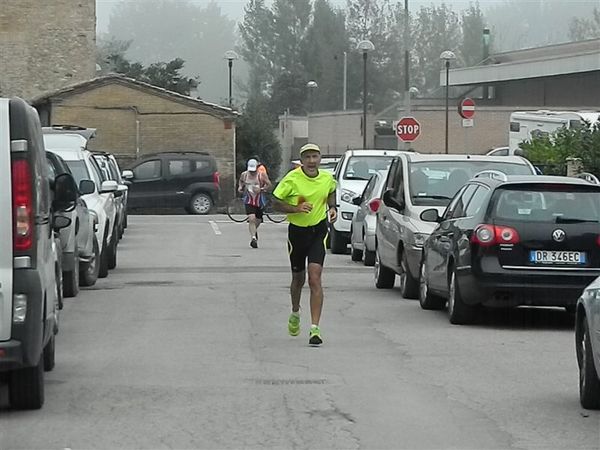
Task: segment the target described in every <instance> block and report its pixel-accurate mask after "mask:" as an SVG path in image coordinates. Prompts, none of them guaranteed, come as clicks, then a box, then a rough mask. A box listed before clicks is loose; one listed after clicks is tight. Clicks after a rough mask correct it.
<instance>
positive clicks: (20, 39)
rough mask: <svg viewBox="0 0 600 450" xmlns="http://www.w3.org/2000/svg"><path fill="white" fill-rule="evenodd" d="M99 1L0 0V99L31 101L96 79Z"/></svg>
mask: <svg viewBox="0 0 600 450" xmlns="http://www.w3.org/2000/svg"><path fill="white" fill-rule="evenodd" d="M95 54H96V1H95V0H0V67H1V68H2V69H1V71H0V95H3V96H20V97H23V98H25V99H31V98H33V97H35V96H37V95H40V94H42V93H44V92H48V91H52V90H55V89H58V88H61V87H64V86H66V85H69V84H74V83H78V82H80V81H85V80H88V79H90V78H93V77H94V75H95V72H96V61H95Z"/></svg>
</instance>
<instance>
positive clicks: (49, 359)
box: [44, 335, 56, 372]
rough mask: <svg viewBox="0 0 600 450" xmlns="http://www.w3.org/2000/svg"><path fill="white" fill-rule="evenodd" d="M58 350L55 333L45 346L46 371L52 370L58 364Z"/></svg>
mask: <svg viewBox="0 0 600 450" xmlns="http://www.w3.org/2000/svg"><path fill="white" fill-rule="evenodd" d="M55 352H56V338H55V337H54V335H52V336H51V337H50V340H49V341H48V343H47V344H46V346H45V347H44V371H46V372H50V371H51V370H52V369H54V366H55V365H56V360H55Z"/></svg>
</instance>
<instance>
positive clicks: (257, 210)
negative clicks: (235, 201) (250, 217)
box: [244, 203, 263, 220]
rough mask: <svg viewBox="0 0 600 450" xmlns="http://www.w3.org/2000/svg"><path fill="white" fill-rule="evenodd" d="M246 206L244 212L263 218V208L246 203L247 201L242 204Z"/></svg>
mask: <svg viewBox="0 0 600 450" xmlns="http://www.w3.org/2000/svg"><path fill="white" fill-rule="evenodd" d="M244 206H245V207H246V214H254V215H255V216H256V218H257V219H261V220H262V218H263V209H262V208H261V207H259V206H254V205H248V204H247V203H246V204H245V205H244Z"/></svg>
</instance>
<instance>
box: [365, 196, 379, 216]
mask: <svg viewBox="0 0 600 450" xmlns="http://www.w3.org/2000/svg"><path fill="white" fill-rule="evenodd" d="M368 206H369V209H370V210H371V212H373V213H376V212H377V211H379V207H380V206H381V199H380V198H374V199H373V200H371V201H370V202H369V203H368Z"/></svg>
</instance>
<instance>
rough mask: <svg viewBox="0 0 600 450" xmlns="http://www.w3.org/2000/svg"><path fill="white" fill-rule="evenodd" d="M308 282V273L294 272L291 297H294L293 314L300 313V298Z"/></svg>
mask: <svg viewBox="0 0 600 450" xmlns="http://www.w3.org/2000/svg"><path fill="white" fill-rule="evenodd" d="M305 280H306V271H304V270H303V271H302V272H292V284H291V286H290V295H291V297H292V312H298V311H300V297H301V295H302V287H303V286H304V282H305Z"/></svg>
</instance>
